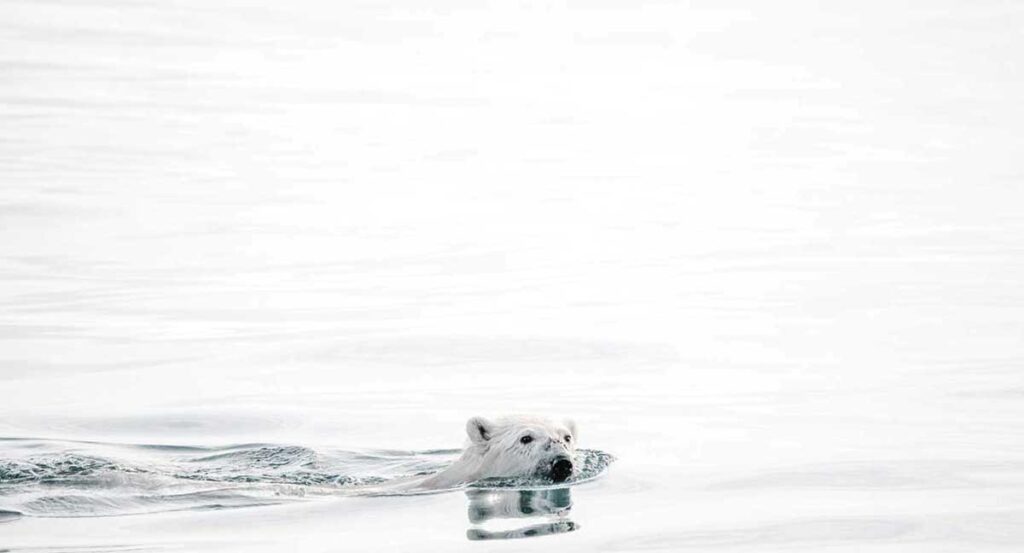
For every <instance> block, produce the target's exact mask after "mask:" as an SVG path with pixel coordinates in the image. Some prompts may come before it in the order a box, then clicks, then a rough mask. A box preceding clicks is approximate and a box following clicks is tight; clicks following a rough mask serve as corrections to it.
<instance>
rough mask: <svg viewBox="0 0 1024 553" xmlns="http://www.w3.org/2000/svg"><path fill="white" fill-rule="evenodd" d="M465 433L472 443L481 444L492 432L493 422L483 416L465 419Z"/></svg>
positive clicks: (488, 438) (489, 437)
mask: <svg viewBox="0 0 1024 553" xmlns="http://www.w3.org/2000/svg"><path fill="white" fill-rule="evenodd" d="M466 434H469V439H470V440H471V441H472V442H473V443H474V444H482V443H484V442H486V441H487V440H490V439H491V436H492V435H493V434H494V423H492V422H491V421H489V420H487V419H485V418H483V417H473V418H471V419H469V420H468V421H466Z"/></svg>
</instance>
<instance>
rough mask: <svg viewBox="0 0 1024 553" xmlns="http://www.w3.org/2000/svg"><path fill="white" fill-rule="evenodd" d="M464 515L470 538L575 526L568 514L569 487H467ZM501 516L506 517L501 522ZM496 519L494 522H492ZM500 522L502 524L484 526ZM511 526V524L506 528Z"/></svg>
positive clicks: (498, 537)
mask: <svg viewBox="0 0 1024 553" xmlns="http://www.w3.org/2000/svg"><path fill="white" fill-rule="evenodd" d="M466 497H468V498H469V507H468V512H467V514H468V516H469V522H470V524H471V526H470V527H469V529H468V530H466V537H467V538H469V539H471V540H508V539H516V538H530V537H535V536H546V535H549V534H561V533H563V532H572V531H573V530H576V529H577V528H579V526H578V525H577V524H576V523H575V522H573V521H572V520H571V519H570V518H569V510H570V509H572V494H571V493H570V491H569V488H567V487H566V488H557V489H552V490H470V491H467V492H466ZM502 519H510V520H511V521H512V522H514V524H511V525H509V524H508V520H505V521H504V522H505V523H504V524H502ZM495 521H496V522H495ZM494 526H503V527H502V528H493V529H492V528H488V527H494ZM509 526H511V528H509Z"/></svg>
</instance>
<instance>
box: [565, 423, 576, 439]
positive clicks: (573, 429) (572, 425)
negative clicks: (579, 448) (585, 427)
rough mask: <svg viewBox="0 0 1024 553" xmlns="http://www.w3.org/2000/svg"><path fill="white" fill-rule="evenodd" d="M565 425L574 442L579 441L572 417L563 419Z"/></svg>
mask: <svg viewBox="0 0 1024 553" xmlns="http://www.w3.org/2000/svg"><path fill="white" fill-rule="evenodd" d="M565 427H566V428H568V429H569V433H570V434H572V439H573V441H574V442H578V441H580V440H579V434H577V433H576V421H574V420H572V419H565Z"/></svg>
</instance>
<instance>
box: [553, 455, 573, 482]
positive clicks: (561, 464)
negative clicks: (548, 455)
mask: <svg viewBox="0 0 1024 553" xmlns="http://www.w3.org/2000/svg"><path fill="white" fill-rule="evenodd" d="M570 476H572V461H570V460H569V459H568V458H566V457H559V458H557V459H555V462H554V463H552V464H551V479H552V480H554V481H555V482H564V481H565V480H566V479H567V478H569V477H570Z"/></svg>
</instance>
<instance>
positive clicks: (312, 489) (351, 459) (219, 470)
mask: <svg viewBox="0 0 1024 553" xmlns="http://www.w3.org/2000/svg"><path fill="white" fill-rule="evenodd" d="M9 442H10V443H15V444H17V446H16V447H15V448H13V450H12V451H11V452H10V453H6V452H5V456H7V457H8V458H3V459H0V520H3V519H5V517H6V518H10V517H16V516H19V515H30V516H58V517H69V516H70V517H77V516H112V515H125V514H141V513H151V512H159V511H170V510H185V509H190V510H195V509H221V508H230V507H248V506H256V505H269V504H275V503H281V502H285V501H295V500H300V499H302V498H306V497H310V496H331V495H385V494H386V495H403V492H397V493H396V492H395V490H394V489H389V490H387V491H386V492H380V491H378V490H377V486H379V485H384V484H387V483H390V482H395V481H401V480H407V479H411V478H414V477H418V476H424V475H429V474H433V473H435V472H437V471H439V470H441V469H443V468H444V467H445V466H447V465H448V464H449V463H451V462H452V461H453V460H454V459H456V458H457V457H458V454H459V450H455V449H439V450H430V451H383V450H381V451H345V450H322V451H321V450H314V449H311V448H307V447H301V446H294V445H277V444H243V445H237V446H230V447H224V448H199V447H188V446H152V445H132V444H129V445H123V444H101V443H82V442H73V443H69V442H52V441H41V440H17V441H14V440H11V441H9ZM579 458H580V466H581V467H582V468H581V470H580V472H579V473H578V474H577V475H576V476H574V477H573V478H572V479H570V481H569V482H568V484H574V483H580V482H585V481H588V480H591V479H593V478H596V477H597V476H599V475H600V474H601V473H602V472H603V471H604V469H605V468H607V466H608V464H609V463H610V462H611V461H612V459H613V458H612V457H611V456H610V455H608V454H607V453H604V452H600V451H595V450H581V451H580V455H579ZM559 485H560V486H563V487H564V486H565V485H566V483H561V484H559ZM471 486H472V487H474V488H502V489H509V488H520V489H538V488H544V487H551V486H552V482H550V481H544V480H542V479H539V478H501V479H488V480H486V481H482V482H479V483H475V484H472V485H471ZM408 493H414V492H408Z"/></svg>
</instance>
